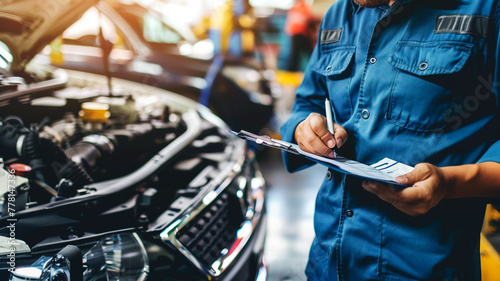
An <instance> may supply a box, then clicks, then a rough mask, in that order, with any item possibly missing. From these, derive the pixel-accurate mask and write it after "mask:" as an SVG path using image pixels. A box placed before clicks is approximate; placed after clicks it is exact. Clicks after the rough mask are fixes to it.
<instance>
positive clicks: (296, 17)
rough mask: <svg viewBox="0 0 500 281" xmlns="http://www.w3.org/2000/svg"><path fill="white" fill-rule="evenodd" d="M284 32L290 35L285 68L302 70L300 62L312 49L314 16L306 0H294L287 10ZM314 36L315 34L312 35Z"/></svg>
mask: <svg viewBox="0 0 500 281" xmlns="http://www.w3.org/2000/svg"><path fill="white" fill-rule="evenodd" d="M285 33H286V34H287V35H288V36H289V37H290V39H291V44H289V49H288V59H287V62H286V70H288V71H300V70H303V69H302V67H301V63H302V60H303V58H304V57H309V56H310V55H311V52H312V50H313V44H312V42H311V35H313V34H315V33H314V16H313V13H312V10H311V6H310V5H309V4H308V3H307V2H306V0H296V1H295V3H294V4H293V6H292V7H291V8H290V10H288V12H287V16H286V21H285ZM314 37H315V36H314Z"/></svg>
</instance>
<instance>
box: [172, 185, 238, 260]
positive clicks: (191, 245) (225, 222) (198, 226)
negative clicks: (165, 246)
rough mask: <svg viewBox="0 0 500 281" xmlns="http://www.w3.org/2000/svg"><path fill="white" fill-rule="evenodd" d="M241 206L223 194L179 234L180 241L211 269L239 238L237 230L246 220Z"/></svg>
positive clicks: (234, 199)
mask: <svg viewBox="0 0 500 281" xmlns="http://www.w3.org/2000/svg"><path fill="white" fill-rule="evenodd" d="M238 205H239V203H238V201H237V199H236V198H235V197H234V196H233V195H229V194H228V193H227V192H224V193H222V194H221V195H220V196H219V197H218V198H217V199H216V200H214V201H213V202H212V203H211V204H210V205H209V206H207V207H206V208H205V209H204V210H203V211H202V212H201V213H200V214H198V215H197V216H196V217H195V218H194V219H192V220H191V221H190V222H189V223H188V224H187V225H186V226H185V227H183V228H182V230H181V231H180V233H179V234H180V235H178V236H177V238H178V240H179V242H181V243H182V244H183V245H184V246H185V247H186V248H187V249H188V250H189V251H190V252H191V253H192V254H193V255H194V256H195V257H196V258H197V259H198V260H199V261H201V262H202V263H203V264H204V265H205V266H207V268H211V266H212V263H213V262H214V261H216V260H217V259H218V258H219V257H220V256H221V253H223V252H224V251H226V252H227V251H228V250H229V247H231V245H232V244H233V242H234V241H235V239H236V231H237V229H239V227H240V225H241V223H242V222H243V216H242V215H241V208H238ZM238 209H239V210H238Z"/></svg>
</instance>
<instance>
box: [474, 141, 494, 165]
mask: <svg viewBox="0 0 500 281" xmlns="http://www.w3.org/2000/svg"><path fill="white" fill-rule="evenodd" d="M484 162H497V163H500V141H497V142H496V143H494V144H493V145H491V146H490V147H489V148H488V150H487V151H486V152H485V153H484V154H483V156H481V158H479V160H478V161H477V162H476V163H477V164H479V163H484Z"/></svg>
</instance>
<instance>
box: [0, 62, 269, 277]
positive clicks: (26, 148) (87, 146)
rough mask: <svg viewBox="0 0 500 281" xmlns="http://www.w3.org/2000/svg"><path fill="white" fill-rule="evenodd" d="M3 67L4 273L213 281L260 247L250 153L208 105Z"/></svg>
mask: <svg viewBox="0 0 500 281" xmlns="http://www.w3.org/2000/svg"><path fill="white" fill-rule="evenodd" d="M0 77H1V78H0V117H1V121H0V156H1V158H0V160H1V161H0V167H1V169H0V206H1V208H0V211H1V217H0V240H2V241H0V242H1V243H0V245H2V247H1V248H0V252H2V255H0V279H1V280H15V281H18V280H217V279H219V278H223V277H225V275H227V274H228V273H227V272H228V271H226V270H227V269H228V268H230V267H231V266H232V265H233V264H235V263H237V262H238V260H239V254H240V253H242V252H243V249H244V248H245V247H249V246H248V245H250V241H252V243H251V244H252V245H253V244H255V243H257V244H259V243H260V244H261V245H260V246H259V247H256V246H255V248H260V249H262V244H263V238H262V236H263V234H262V233H263V232H264V231H263V230H261V229H263V227H261V225H263V224H264V223H265V222H263V221H264V218H265V216H264V196H263V189H264V186H265V183H264V180H263V178H262V175H261V174H260V171H259V169H258V166H257V164H256V160H255V155H254V154H253V152H251V151H248V150H247V148H246V144H245V142H243V141H241V140H239V139H237V138H236V137H234V136H232V135H231V134H229V133H228V127H227V126H226V125H225V124H224V123H223V122H222V121H220V119H219V118H217V117H216V116H215V115H213V114H212V113H211V112H210V111H209V110H208V109H206V108H204V107H201V106H198V105H197V104H196V103H194V102H193V101H191V100H189V99H187V98H184V97H181V96H178V95H175V94H173V93H170V92H167V91H164V90H161V89H157V88H153V87H149V86H146V85H142V84H137V83H134V82H129V81H125V80H119V79H115V80H113V86H112V87H110V86H108V81H106V79H105V78H103V77H102V76H98V75H93V74H87V73H80V72H72V71H62V70H56V71H54V72H52V71H46V72H45V71H42V72H37V73H36V74H33V72H31V74H30V75H29V76H26V75H20V76H9V75H3V76H0ZM259 237H260V238H259ZM256 239H257V240H258V241H254V240H256ZM250 252H251V254H252V255H255V257H253V258H252V259H249V260H251V261H252V262H254V263H259V262H261V259H262V257H261V256H260V255H261V254H260V252H259V251H257V250H255V251H254V250H252V251H250ZM238 274H241V275H238V276H231V277H230V278H233V280H250V279H252V278H253V279H255V275H256V274H257V273H253V272H245V271H242V272H240V273H238ZM226 277H227V276H226Z"/></svg>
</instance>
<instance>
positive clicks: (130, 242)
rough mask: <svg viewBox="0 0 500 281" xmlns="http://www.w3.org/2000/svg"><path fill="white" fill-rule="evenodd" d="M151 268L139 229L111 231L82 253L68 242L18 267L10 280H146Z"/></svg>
mask: <svg viewBox="0 0 500 281" xmlns="http://www.w3.org/2000/svg"><path fill="white" fill-rule="evenodd" d="M148 272H149V260H148V256H147V253H146V249H145V248H144V245H143V244H142V241H141V240H140V238H139V236H138V235H137V234H136V233H122V234H112V235H108V236H106V237H104V238H103V239H102V240H100V241H99V242H97V244H95V245H94V246H93V247H92V248H91V249H90V250H88V251H87V252H86V253H85V254H84V255H83V257H82V255H81V252H80V250H79V249H78V248H77V247H75V246H71V245H70V246H67V247H65V248H64V249H63V250H61V251H60V252H58V253H57V255H56V256H54V257H47V256H42V257H40V258H38V260H37V261H35V262H34V263H33V264H31V266H28V267H18V268H16V270H15V271H14V272H12V273H11V276H10V279H9V281H27V280H29V281H49V280H57V281H59V280H61V281H66V280H69V281H117V280H120V281H144V280H146V277H147V275H148Z"/></svg>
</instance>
